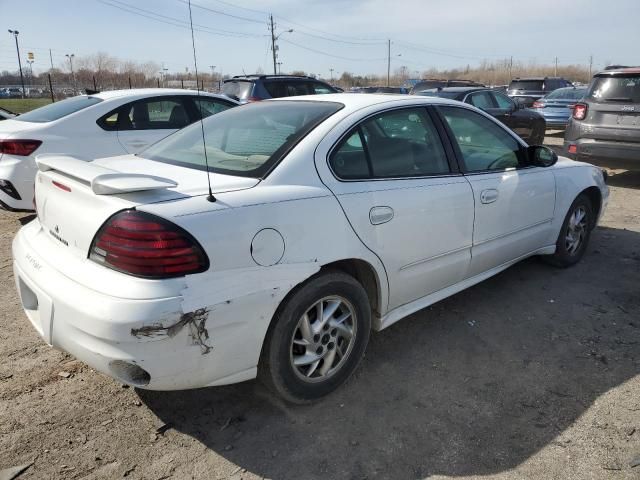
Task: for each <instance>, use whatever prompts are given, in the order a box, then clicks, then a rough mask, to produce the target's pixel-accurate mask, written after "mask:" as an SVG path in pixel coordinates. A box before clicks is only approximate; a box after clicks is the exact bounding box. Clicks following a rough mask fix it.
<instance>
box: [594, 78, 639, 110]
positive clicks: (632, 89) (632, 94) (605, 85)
mask: <svg viewBox="0 0 640 480" xmlns="http://www.w3.org/2000/svg"><path fill="white" fill-rule="evenodd" d="M588 97H589V98H591V99H593V100H597V101H601V102H627V103H640V75H626V76H615V77H613V76H602V77H595V78H594V79H593V82H592V83H591V86H590V87H589V94H588Z"/></svg>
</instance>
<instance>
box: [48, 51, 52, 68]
mask: <svg viewBox="0 0 640 480" xmlns="http://www.w3.org/2000/svg"><path fill="white" fill-rule="evenodd" d="M49 61H50V62H51V70H53V55H51V49H49Z"/></svg>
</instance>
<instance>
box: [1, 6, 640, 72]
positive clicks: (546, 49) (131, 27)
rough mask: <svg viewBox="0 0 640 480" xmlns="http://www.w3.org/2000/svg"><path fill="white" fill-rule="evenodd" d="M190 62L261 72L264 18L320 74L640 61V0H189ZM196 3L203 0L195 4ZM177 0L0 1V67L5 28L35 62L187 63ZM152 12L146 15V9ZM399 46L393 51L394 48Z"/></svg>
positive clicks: (283, 57)
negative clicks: (71, 57)
mask: <svg viewBox="0 0 640 480" xmlns="http://www.w3.org/2000/svg"><path fill="white" fill-rule="evenodd" d="M192 5H193V7H192V8H193V17H194V18H193V21H194V24H196V25H197V27H196V28H197V29H198V31H196V32H195V34H196V46H197V50H198V62H199V64H200V68H201V70H206V71H210V69H209V67H208V66H209V65H215V66H216V71H218V72H219V71H220V69H222V71H223V72H224V73H231V74H241V73H242V72H243V70H244V71H245V72H246V73H252V72H255V71H256V70H257V69H258V68H262V69H263V70H264V71H265V72H266V73H271V70H272V61H271V56H270V55H271V54H270V51H269V36H268V28H267V19H268V13H270V12H272V13H273V15H274V16H275V19H276V23H277V32H278V33H279V32H282V31H284V30H288V29H293V30H294V31H293V32H292V33H283V34H282V36H281V41H280V42H279V48H280V53H279V55H280V61H282V62H283V63H282V69H283V71H291V70H304V71H306V72H310V73H317V74H320V75H322V76H326V77H328V76H329V75H330V73H329V70H330V69H332V68H333V69H334V76H335V75H339V74H341V73H342V72H343V71H349V72H352V73H360V74H364V73H377V74H383V73H386V55H387V46H386V39H388V38H390V39H391V40H392V47H391V48H392V56H393V60H392V69H395V68H398V67H400V66H401V65H405V66H406V67H408V69H409V70H410V71H411V72H413V71H422V70H425V69H428V68H429V67H437V68H443V67H455V66H464V65H467V64H470V65H475V64H478V63H479V62H480V61H482V59H487V60H496V59H500V58H506V57H509V56H513V57H514V61H521V62H524V63H529V62H533V61H536V62H538V63H548V64H551V63H552V62H553V60H554V57H556V56H557V57H558V59H559V62H560V63H561V64H568V63H574V64H575V63H581V64H585V65H586V64H588V62H589V56H590V55H593V57H594V65H595V66H596V68H597V67H602V66H604V65H605V64H606V63H609V62H612V63H622V64H634V65H638V64H640V49H639V48H638V45H640V0H610V1H608V2H604V1H601V0H530V1H526V2H520V1H515V0H454V1H451V0H401V1H396V2H390V1H389V0H351V1H346V0H324V1H317V0H316V1H310V0H192ZM203 7H204V8H203ZM188 15H189V13H188V7H187V4H186V0H155V1H151V0H57V1H55V2H54V1H51V0H49V1H46V0H0V27H2V30H1V31H2V32H3V33H0V70H5V69H9V70H15V68H16V63H17V62H16V55H15V44H14V43H13V38H12V37H11V35H10V34H9V33H8V32H7V29H9V28H11V29H16V30H19V31H20V36H19V39H20V44H21V51H23V52H25V56H26V52H27V51H32V52H34V54H35V63H34V71H41V70H45V69H47V68H49V48H51V49H52V53H53V63H54V65H55V66H62V65H63V61H64V59H65V57H64V55H65V54H66V53H74V54H75V55H77V56H80V55H86V54H91V53H95V52H97V51H104V52H107V53H109V54H111V55H114V56H116V57H119V58H121V59H131V60H136V61H141V62H144V61H154V62H157V63H159V64H162V63H164V64H165V66H166V67H167V68H169V70H171V71H174V72H183V71H184V70H185V68H189V70H190V71H192V69H193V57H192V51H191V36H190V32H189V30H188V29H186V28H184V27H185V25H186V24H185V23H184V22H188V20H189V16H188ZM149 17H151V18H149ZM398 55H400V56H398Z"/></svg>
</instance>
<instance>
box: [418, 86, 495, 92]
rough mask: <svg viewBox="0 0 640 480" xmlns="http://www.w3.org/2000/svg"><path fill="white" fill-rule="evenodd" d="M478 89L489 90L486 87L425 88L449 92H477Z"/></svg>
mask: <svg viewBox="0 0 640 480" xmlns="http://www.w3.org/2000/svg"><path fill="white" fill-rule="evenodd" d="M479 90H491V89H490V88H487V87H442V88H431V89H427V91H433V92H434V93H437V92H451V93H465V92H477V91H479Z"/></svg>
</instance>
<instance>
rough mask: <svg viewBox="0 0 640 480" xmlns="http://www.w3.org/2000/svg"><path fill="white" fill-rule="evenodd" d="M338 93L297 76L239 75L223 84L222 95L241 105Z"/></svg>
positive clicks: (312, 80) (314, 81)
mask: <svg viewBox="0 0 640 480" xmlns="http://www.w3.org/2000/svg"><path fill="white" fill-rule="evenodd" d="M337 92H339V90H338V89H336V88H335V87H332V86H331V85H329V84H328V83H325V82H323V81H320V80H316V79H315V78H313V77H299V76H295V75H242V76H241V75H237V76H235V77H233V78H230V79H229V80H225V81H224V83H223V84H222V93H223V94H224V95H226V96H228V97H231V98H233V99H234V100H237V101H238V102H240V103H247V102H255V101H258V100H267V99H269V98H280V97H294V96H297V95H316V94H322V93H337Z"/></svg>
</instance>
